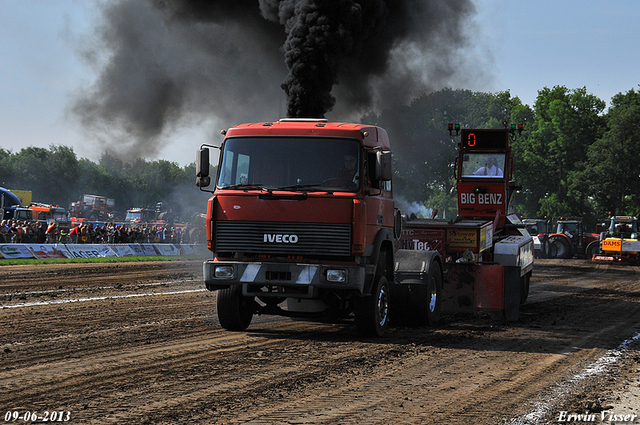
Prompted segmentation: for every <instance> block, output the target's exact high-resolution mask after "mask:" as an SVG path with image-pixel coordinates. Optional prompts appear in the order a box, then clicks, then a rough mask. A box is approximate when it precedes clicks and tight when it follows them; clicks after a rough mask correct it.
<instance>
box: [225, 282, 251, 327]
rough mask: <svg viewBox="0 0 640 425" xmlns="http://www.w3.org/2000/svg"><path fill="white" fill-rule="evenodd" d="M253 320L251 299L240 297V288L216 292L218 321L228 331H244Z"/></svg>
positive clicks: (234, 287) (237, 286)
mask: <svg viewBox="0 0 640 425" xmlns="http://www.w3.org/2000/svg"><path fill="white" fill-rule="evenodd" d="M252 318H253V299H252V298H250V297H244V296H242V286H240V285H234V286H232V287H230V288H225V289H220V290H219V291H218V320H219V321H220V325H221V326H222V327H223V328H225V329H226V330H228V331H244V330H245V329H247V328H248V327H249V324H250V323H251V319H252Z"/></svg>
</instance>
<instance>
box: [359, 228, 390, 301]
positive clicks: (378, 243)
mask: <svg viewBox="0 0 640 425" xmlns="http://www.w3.org/2000/svg"><path fill="white" fill-rule="evenodd" d="M393 236H394V235H393V230H392V229H380V231H379V232H378V234H377V235H376V239H375V241H374V243H373V251H372V253H371V256H370V258H371V261H370V262H368V266H367V270H366V274H365V284H364V292H363V295H369V294H370V293H371V287H372V285H373V281H374V278H375V277H376V276H378V275H384V276H386V278H387V280H388V281H389V282H393V264H392V261H393V255H392V254H391V253H392V252H393V241H394V239H393ZM381 261H382V262H383V263H384V264H381ZM380 267H383V268H384V270H381V269H380Z"/></svg>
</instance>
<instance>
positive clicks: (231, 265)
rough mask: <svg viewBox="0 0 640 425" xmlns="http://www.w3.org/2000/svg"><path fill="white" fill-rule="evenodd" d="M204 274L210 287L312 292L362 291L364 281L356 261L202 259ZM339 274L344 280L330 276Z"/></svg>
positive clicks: (360, 267) (363, 269)
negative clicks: (320, 290)
mask: <svg viewBox="0 0 640 425" xmlns="http://www.w3.org/2000/svg"><path fill="white" fill-rule="evenodd" d="M203 274H204V282H205V284H206V286H207V289H209V290H216V289H221V288H226V287H229V286H234V285H246V286H256V287H261V286H277V287H281V288H293V289H297V290H304V291H305V292H307V293H312V292H315V291H313V289H315V288H329V289H343V290H351V291H356V292H358V293H360V294H362V293H363V290H364V285H365V267H364V266H357V265H327V264H303V263H260V262H246V263H245V262H234V261H213V260H208V261H205V262H204V263H203ZM342 275H343V276H344V281H340V282H334V281H331V280H330V279H331V278H332V277H333V278H334V279H336V276H342ZM246 286H245V287H246Z"/></svg>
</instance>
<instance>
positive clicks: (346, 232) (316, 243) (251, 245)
mask: <svg viewBox="0 0 640 425" xmlns="http://www.w3.org/2000/svg"><path fill="white" fill-rule="evenodd" d="M214 234H215V244H216V245H215V246H216V251H217V252H244V253H255V254H280V255H320V256H349V255H350V253H351V250H350V246H351V226H350V225H349V224H309V223H260V222H238V221H217V222H216V224H215V233H214ZM294 241H295V242H294Z"/></svg>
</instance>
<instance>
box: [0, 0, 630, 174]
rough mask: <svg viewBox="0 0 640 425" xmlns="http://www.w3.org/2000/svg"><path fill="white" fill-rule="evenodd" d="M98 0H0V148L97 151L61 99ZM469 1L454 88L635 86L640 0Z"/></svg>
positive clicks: (184, 139) (96, 16) (182, 131)
mask: <svg viewBox="0 0 640 425" xmlns="http://www.w3.org/2000/svg"><path fill="white" fill-rule="evenodd" d="M102 1H104V0H0V111H1V113H2V115H1V118H0V148H2V149H5V150H9V151H11V152H14V153H15V152H19V151H20V149H22V148H24V147H27V146H35V147H41V148H46V149H48V148H50V147H51V146H52V145H53V146H58V145H64V146H70V147H72V148H73V150H74V152H75V153H76V155H77V156H78V157H79V158H88V159H90V160H92V161H98V160H99V158H100V155H101V153H102V151H101V149H100V147H99V146H100V145H99V144H96V141H95V140H93V139H92V135H91V134H87V131H86V130H85V129H83V128H82V127H81V125H80V124H79V122H78V120H77V119H74V117H73V114H72V113H71V112H70V104H71V102H72V99H73V98H74V97H75V96H77V93H78V92H79V91H80V90H82V89H83V88H86V87H88V86H89V85H91V83H92V82H93V81H95V80H96V78H97V75H98V71H97V70H96V69H94V68H92V67H91V66H90V65H89V64H88V63H87V61H85V60H83V58H82V56H81V54H80V53H79V52H80V50H81V49H82V46H83V43H85V42H86V40H89V39H90V36H91V34H93V33H94V31H95V28H97V27H100V25H101V23H102V22H101V20H102V18H103V17H102V15H101V13H100V8H99V4H100V3H101V2H102ZM141 1H142V0H141ZM474 4H475V7H476V15H475V16H474V17H473V20H472V22H470V28H472V30H473V34H472V35H471V39H470V41H471V42H472V44H473V45H472V46H470V47H469V55H470V57H471V58H474V57H475V58H477V64H478V67H482V68H483V69H482V73H481V74H482V75H483V78H481V79H473V78H470V79H467V80H466V81H467V82H466V83H463V84H462V85H460V86H458V87H453V88H454V89H459V88H460V89H470V90H474V91H482V92H498V91H504V90H509V91H510V93H511V95H512V96H513V97H515V96H517V97H519V98H520V99H521V101H522V102H523V103H525V104H528V105H531V106H533V104H534V102H535V100H536V97H537V94H538V90H540V89H542V88H544V87H549V88H551V87H554V86H557V85H560V86H566V87H567V88H569V89H576V88H582V87H586V89H587V92H588V93H591V94H593V95H595V96H597V97H599V98H600V99H602V100H604V101H605V102H606V103H607V104H609V103H610V101H611V98H612V96H614V95H616V94H618V93H624V92H627V91H629V90H631V89H636V90H638V89H639V86H638V85H639V84H640V54H638V52H640V34H639V33H640V30H639V29H638V22H640V1H638V0H608V1H604V0H603V1H595V0H537V1H513V0H475V1H474ZM275 84H278V85H279V84H280V81H278V82H275ZM216 124H217V123H215V124H214V123H213V122H210V121H206V120H205V121H201V122H198V123H194V124H193V125H183V126H181V127H180V128H177V129H175V130H174V131H173V133H172V134H171V135H170V136H169V137H168V141H167V142H166V143H165V144H164V145H163V147H162V148H161V149H160V150H159V152H158V153H157V155H155V156H153V157H148V158H146V159H147V160H156V159H164V160H168V161H173V162H177V163H178V164H179V165H180V166H184V165H187V164H189V163H191V162H193V161H194V159H195V151H196V149H197V148H198V147H199V146H200V145H201V144H202V143H211V142H212V140H211V139H212V138H213V137H214V136H213V135H214V134H219V130H220V129H219V128H212V127H213V126H214V125H216ZM225 124H226V126H231V125H233V124H237V123H225ZM107 143H108V142H107Z"/></svg>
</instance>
